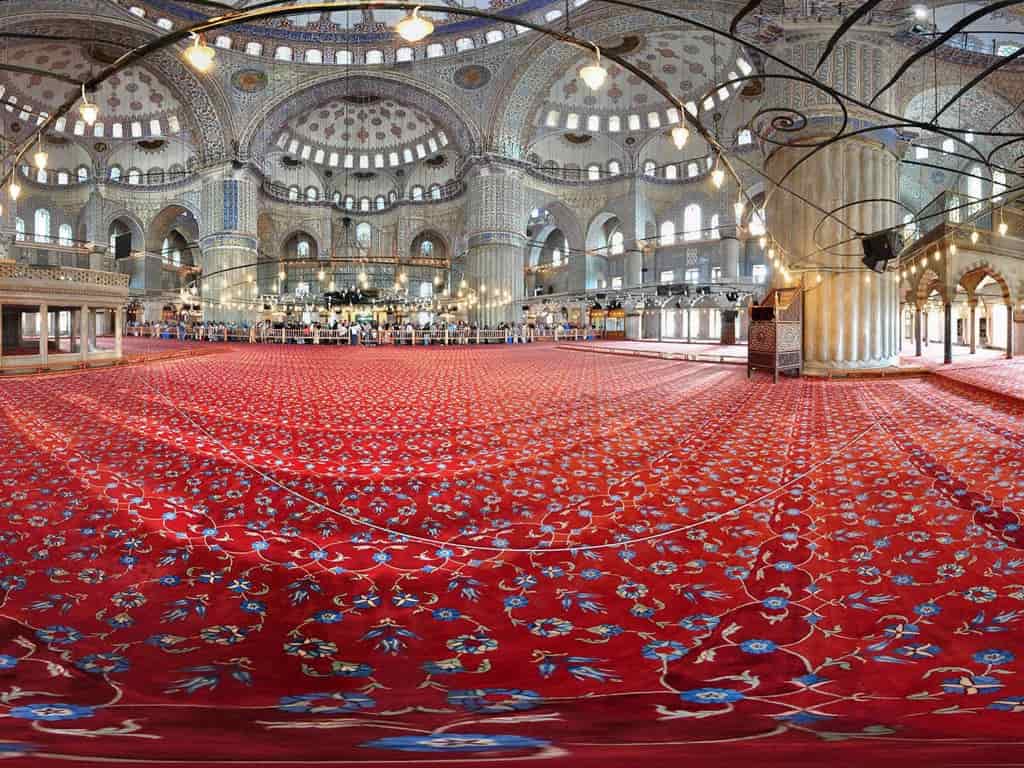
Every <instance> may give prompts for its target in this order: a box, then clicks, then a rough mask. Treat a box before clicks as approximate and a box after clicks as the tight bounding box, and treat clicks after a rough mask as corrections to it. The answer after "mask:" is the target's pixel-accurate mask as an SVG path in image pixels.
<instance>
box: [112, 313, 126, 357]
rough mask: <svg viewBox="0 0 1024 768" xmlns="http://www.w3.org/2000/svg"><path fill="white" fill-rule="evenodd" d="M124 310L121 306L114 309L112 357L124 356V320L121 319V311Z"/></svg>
mask: <svg viewBox="0 0 1024 768" xmlns="http://www.w3.org/2000/svg"><path fill="white" fill-rule="evenodd" d="M123 311H124V310H122V309H121V307H117V308H116V309H115V310H114V357H116V358H117V359H118V360H120V359H121V358H122V357H123V356H124V349H123V346H124V344H123V341H122V338H123V335H124V327H123V324H124V320H123V319H122V312H123Z"/></svg>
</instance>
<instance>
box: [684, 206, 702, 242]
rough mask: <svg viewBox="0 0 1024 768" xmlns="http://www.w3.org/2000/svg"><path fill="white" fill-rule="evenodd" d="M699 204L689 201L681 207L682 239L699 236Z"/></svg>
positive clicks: (694, 238) (697, 237) (693, 238)
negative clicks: (684, 206)
mask: <svg viewBox="0 0 1024 768" xmlns="http://www.w3.org/2000/svg"><path fill="white" fill-rule="evenodd" d="M700 229H701V218H700V206H699V205H697V204H696V203H690V204H689V205H688V206H686V208H684V209H683V239H684V240H700V238H701V231H700Z"/></svg>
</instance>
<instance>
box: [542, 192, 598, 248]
mask: <svg viewBox="0 0 1024 768" xmlns="http://www.w3.org/2000/svg"><path fill="white" fill-rule="evenodd" d="M534 203H535V204H534V205H533V208H541V209H543V210H546V211H547V212H548V213H550V214H551V217H552V218H553V219H554V220H555V225H556V226H557V227H558V229H560V230H562V234H563V235H565V245H566V248H568V249H569V252H570V253H579V252H580V251H582V250H583V249H584V248H585V247H586V236H585V234H584V232H583V227H582V226H581V224H580V220H579V216H577V215H576V211H574V210H573V209H572V208H571V207H570V206H569V205H567V204H566V203H565V202H563V201H562V200H559V199H558V198H556V197H554V196H553V195H544V196H542V197H539V198H537V199H536V200H535V201H534Z"/></svg>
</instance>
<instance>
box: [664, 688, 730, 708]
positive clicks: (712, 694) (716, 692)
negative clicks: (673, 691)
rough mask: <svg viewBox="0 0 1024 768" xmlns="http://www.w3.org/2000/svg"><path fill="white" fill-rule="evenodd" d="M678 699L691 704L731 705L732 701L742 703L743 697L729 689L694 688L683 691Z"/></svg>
mask: <svg viewBox="0 0 1024 768" xmlns="http://www.w3.org/2000/svg"><path fill="white" fill-rule="evenodd" d="M679 698H680V699H682V700H683V701H689V702H690V703H692V704H732V703H733V702H734V701H742V700H743V698H744V696H743V694H742V693H740V692H739V691H734V690H732V689H731V688H694V689H693V690H690V691H683V692H682V693H680V694H679Z"/></svg>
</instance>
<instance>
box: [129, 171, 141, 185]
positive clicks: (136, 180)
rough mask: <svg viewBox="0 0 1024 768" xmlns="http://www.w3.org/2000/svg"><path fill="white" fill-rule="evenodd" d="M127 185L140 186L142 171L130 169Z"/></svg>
mask: <svg viewBox="0 0 1024 768" xmlns="http://www.w3.org/2000/svg"><path fill="white" fill-rule="evenodd" d="M128 183H129V184H141V183H142V171H140V170H139V169H138V168H132V169H131V170H130V171H128Z"/></svg>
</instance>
